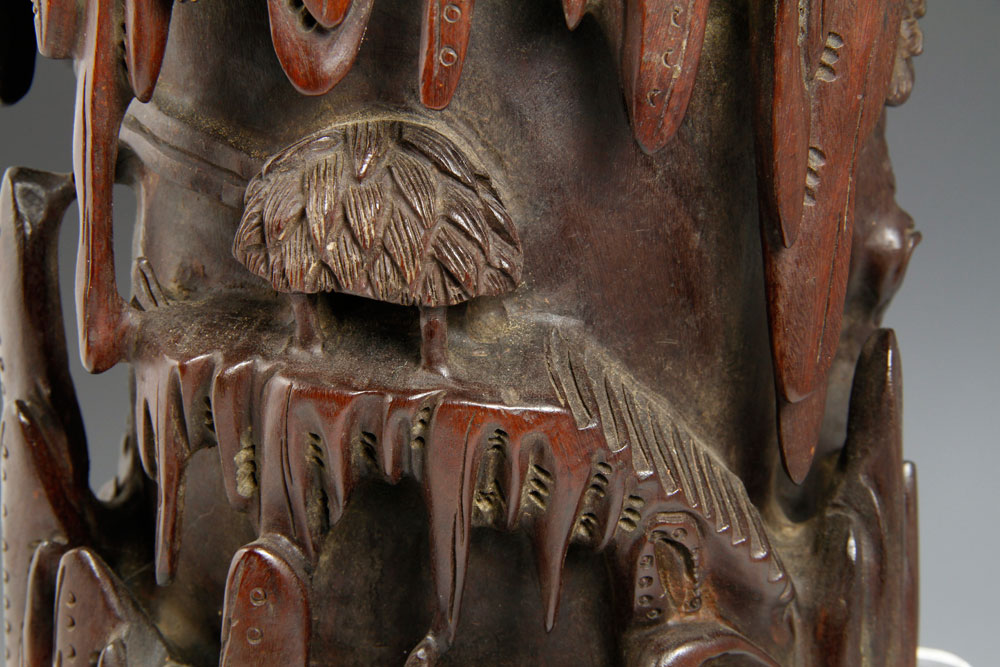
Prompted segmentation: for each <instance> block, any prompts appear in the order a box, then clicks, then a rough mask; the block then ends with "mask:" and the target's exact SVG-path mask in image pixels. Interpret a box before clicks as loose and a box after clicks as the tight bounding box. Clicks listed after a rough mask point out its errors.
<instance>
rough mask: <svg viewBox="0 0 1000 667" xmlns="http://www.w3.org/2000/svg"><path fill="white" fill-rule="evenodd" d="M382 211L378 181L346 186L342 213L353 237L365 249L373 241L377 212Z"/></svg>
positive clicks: (380, 189)
mask: <svg viewBox="0 0 1000 667" xmlns="http://www.w3.org/2000/svg"><path fill="white" fill-rule="evenodd" d="M381 211H382V187H381V186H380V185H379V184H378V183H365V184H364V185H360V186H358V187H353V186H352V187H348V189H347V200H346V201H345V202H344V214H345V215H346V216H347V224H349V225H350V227H351V231H352V232H353V233H354V238H356V239H357V240H358V243H360V244H361V247H362V248H364V249H365V250H367V249H368V248H371V247H372V243H374V242H375V232H376V227H377V226H378V214H379V213H380V212H381Z"/></svg>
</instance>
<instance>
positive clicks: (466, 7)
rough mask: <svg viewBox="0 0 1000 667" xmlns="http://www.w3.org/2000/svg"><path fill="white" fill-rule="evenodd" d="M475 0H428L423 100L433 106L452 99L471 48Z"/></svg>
mask: <svg viewBox="0 0 1000 667" xmlns="http://www.w3.org/2000/svg"><path fill="white" fill-rule="evenodd" d="M475 4H476V3H475V0H425V2H424V24H423V29H422V33H421V37H420V100H421V101H422V102H423V103H424V106H426V107H428V108H430V109H444V108H445V107H446V106H448V103H449V102H451V97H452V95H454V94H455V90H456V89H457V88H458V82H459V80H460V79H461V77H462V65H463V64H464V63H465V53H466V51H467V50H468V48H469V35H470V33H471V31H472V9H473V7H474V6H475Z"/></svg>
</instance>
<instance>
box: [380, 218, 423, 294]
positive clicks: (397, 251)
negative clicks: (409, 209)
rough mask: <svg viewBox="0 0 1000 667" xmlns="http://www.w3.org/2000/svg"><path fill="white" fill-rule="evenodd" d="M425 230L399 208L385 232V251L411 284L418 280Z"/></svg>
mask: <svg viewBox="0 0 1000 667" xmlns="http://www.w3.org/2000/svg"><path fill="white" fill-rule="evenodd" d="M422 232H423V229H422V228H421V227H420V226H419V225H418V224H417V223H415V222H414V221H413V220H412V219H411V218H410V217H409V216H408V214H407V213H406V212H404V211H403V210H402V209H401V208H397V209H396V210H395V211H394V212H393V215H392V220H391V221H390V222H389V226H388V228H387V229H386V232H385V239H384V243H385V249H386V252H387V253H388V254H389V257H391V258H392V260H393V261H394V262H395V263H396V266H398V267H399V268H400V270H401V271H402V272H403V280H404V281H405V282H406V284H410V283H412V282H414V281H415V280H416V279H417V275H418V271H419V268H420V255H421V253H422V252H423V245H422V242H421V236H422Z"/></svg>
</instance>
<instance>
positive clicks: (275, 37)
mask: <svg viewBox="0 0 1000 667" xmlns="http://www.w3.org/2000/svg"><path fill="white" fill-rule="evenodd" d="M317 4H319V3H317V2H310V3H309V5H310V6H315V5H317ZM373 5H374V0H354V1H353V2H351V3H349V8H348V9H347V11H346V14H341V11H342V10H343V9H344V7H343V3H342V2H337V1H335V0H331V1H329V2H325V3H323V6H322V9H323V10H324V11H323V12H321V15H322V16H323V17H324V18H325V20H327V21H330V22H331V23H332V22H333V19H334V17H335V16H337V15H338V14H339V15H341V16H342V20H339V21H337V22H336V24H335V25H334V26H331V27H326V26H324V25H323V24H322V23H320V22H319V19H318V18H317V17H316V16H314V15H313V13H312V12H311V11H310V7H309V6H307V5H306V4H304V3H303V2H302V1H301V0H300V1H298V2H289V1H288V0H267V12H268V16H269V17H270V19H271V40H272V41H273V42H274V51H275V53H276V54H277V55H278V60H279V62H281V67H282V68H283V69H284V70H285V74H287V75H288V80H289V81H291V82H292V85H293V86H295V88H296V89H297V90H298V91H299V92H301V93H302V94H304V95H322V94H323V93H326V92H328V91H329V90H330V89H331V88H333V87H334V86H336V85H337V83H339V82H340V80H341V79H343V78H344V76H345V75H346V74H347V72H348V71H349V70H350V69H351V65H352V64H354V58H355V57H356V56H357V54H358V49H359V48H360V47H361V39H362V38H363V37H364V35H365V29H366V28H367V27H368V18H369V17H370V16H371V12H372V6H373Z"/></svg>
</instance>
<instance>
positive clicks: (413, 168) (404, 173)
mask: <svg viewBox="0 0 1000 667" xmlns="http://www.w3.org/2000/svg"><path fill="white" fill-rule="evenodd" d="M389 171H391V172H392V177H393V180H395V181H396V185H397V186H399V189H400V190H401V191H402V193H403V196H404V197H405V198H406V201H407V203H409V205H410V206H411V207H412V208H413V210H414V211H416V212H417V214H418V215H419V216H420V219H421V221H422V222H423V223H424V226H425V227H430V226H431V225H432V224H433V222H434V186H433V184H432V183H431V178H430V175H429V174H428V173H427V168H426V167H424V166H423V165H422V164H420V163H419V162H417V161H416V160H415V159H413V158H411V157H409V156H408V155H405V154H403V155H400V156H399V159H398V160H397V161H396V162H395V163H393V165H392V166H391V167H390V168H389Z"/></svg>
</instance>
